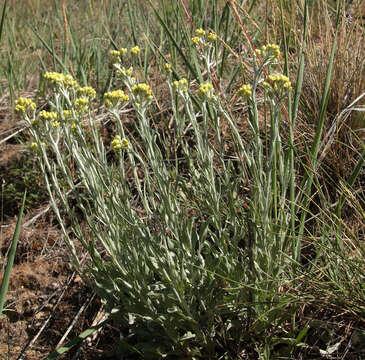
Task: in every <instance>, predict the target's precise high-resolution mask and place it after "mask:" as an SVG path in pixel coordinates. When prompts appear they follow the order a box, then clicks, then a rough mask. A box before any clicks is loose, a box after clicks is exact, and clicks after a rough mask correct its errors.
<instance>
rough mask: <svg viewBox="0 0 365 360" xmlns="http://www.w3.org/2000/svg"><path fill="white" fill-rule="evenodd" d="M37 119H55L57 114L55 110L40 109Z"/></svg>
mask: <svg viewBox="0 0 365 360" xmlns="http://www.w3.org/2000/svg"><path fill="white" fill-rule="evenodd" d="M39 119H41V120H45V121H50V120H51V121H52V120H57V119H58V114H57V113H56V112H55V111H45V110H42V111H41V112H40V113H39Z"/></svg>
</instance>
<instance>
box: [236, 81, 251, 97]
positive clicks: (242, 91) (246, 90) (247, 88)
mask: <svg viewBox="0 0 365 360" xmlns="http://www.w3.org/2000/svg"><path fill="white" fill-rule="evenodd" d="M251 95H252V88H251V85H250V84H246V85H242V86H241V87H240V88H239V89H238V91H237V96H238V97H242V98H245V99H247V98H249V97H250V96H251Z"/></svg>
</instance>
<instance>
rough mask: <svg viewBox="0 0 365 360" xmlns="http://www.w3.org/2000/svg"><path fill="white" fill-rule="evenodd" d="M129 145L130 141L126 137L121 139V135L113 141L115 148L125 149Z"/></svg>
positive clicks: (113, 147) (112, 144)
mask: <svg viewBox="0 0 365 360" xmlns="http://www.w3.org/2000/svg"><path fill="white" fill-rule="evenodd" d="M128 145H129V141H128V140H127V139H126V138H123V139H121V138H120V136H119V135H116V136H115V138H114V140H113V141H112V142H111V146H112V149H113V150H120V149H125V148H127V147H128Z"/></svg>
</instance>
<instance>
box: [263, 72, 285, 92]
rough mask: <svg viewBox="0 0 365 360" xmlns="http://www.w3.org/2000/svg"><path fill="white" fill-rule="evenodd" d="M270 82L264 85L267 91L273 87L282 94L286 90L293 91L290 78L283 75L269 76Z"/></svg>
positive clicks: (265, 82)
mask: <svg viewBox="0 0 365 360" xmlns="http://www.w3.org/2000/svg"><path fill="white" fill-rule="evenodd" d="M268 80H269V81H264V82H263V83H262V85H263V86H264V87H265V88H266V89H270V88H271V87H272V88H273V89H274V90H275V91H276V92H279V93H280V92H282V91H284V90H289V91H290V90H291V89H292V87H291V82H290V81H289V78H288V77H287V76H285V75H283V74H275V75H269V77H268Z"/></svg>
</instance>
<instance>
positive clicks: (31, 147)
mask: <svg viewBox="0 0 365 360" xmlns="http://www.w3.org/2000/svg"><path fill="white" fill-rule="evenodd" d="M41 146H42V147H45V146H46V144H45V143H44V142H41ZM28 149H29V150H31V151H34V152H38V151H39V146H38V143H36V142H35V141H33V142H32V143H31V144H30V145H29V146H28Z"/></svg>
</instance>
